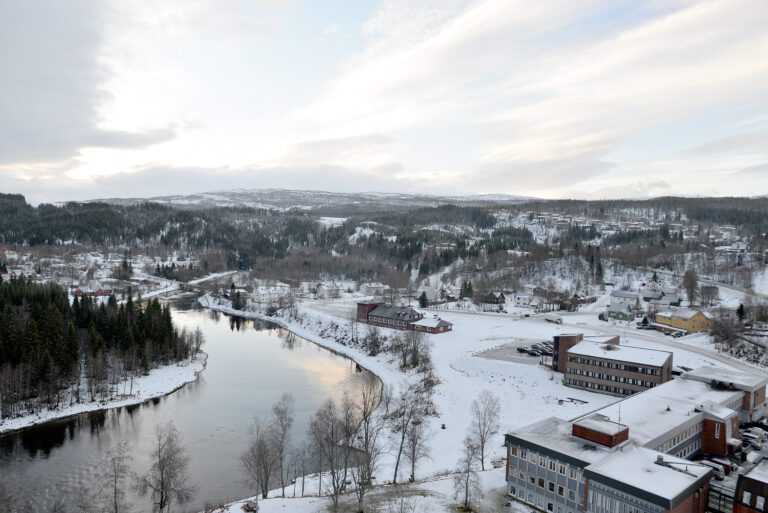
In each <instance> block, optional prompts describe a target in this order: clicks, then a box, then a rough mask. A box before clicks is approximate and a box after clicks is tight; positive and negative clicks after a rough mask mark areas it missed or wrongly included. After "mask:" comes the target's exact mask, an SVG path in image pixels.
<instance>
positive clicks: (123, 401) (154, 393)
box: [0, 351, 208, 435]
mask: <svg viewBox="0 0 768 513" xmlns="http://www.w3.org/2000/svg"><path fill="white" fill-rule="evenodd" d="M207 363H208V354H207V353H205V352H203V351H200V352H199V353H198V354H197V356H196V357H195V358H194V359H193V360H192V361H190V362H186V363H184V364H171V365H165V366H163V367H158V368H156V369H152V370H151V371H150V372H149V374H148V375H146V376H139V377H135V378H133V388H132V393H130V394H119V395H117V396H115V398H114V399H113V400H111V401H93V402H84V403H77V404H72V405H65V406H60V407H59V408H56V409H43V410H42V411H39V412H36V413H32V414H29V415H24V416H22V417H15V418H8V419H2V420H0V435H7V434H10V433H12V432H15V431H20V430H22V429H26V428H29V427H31V426H34V425H37V424H42V423H45V422H50V421H53V420H61V419H64V418H67V417H72V416H74V415H79V414H81V413H89V412H95V411H100V410H110V409H113V408H121V407H123V406H133V405H137V404H141V403H144V402H146V401H149V400H151V399H155V398H157V397H162V396H165V395H168V394H171V393H173V392H175V391H176V390H178V389H180V388H181V387H183V386H184V385H186V384H187V383H191V382H193V381H195V380H197V378H198V375H199V374H200V373H201V372H202V371H203V370H204V369H205V366H206V364H207ZM124 385H125V386H124ZM130 386H131V385H130V383H129V381H125V382H121V383H120V384H119V385H118V386H117V389H118V390H120V389H123V388H129V387H130Z"/></svg>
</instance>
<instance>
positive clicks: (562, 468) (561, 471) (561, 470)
mask: <svg viewBox="0 0 768 513" xmlns="http://www.w3.org/2000/svg"><path fill="white" fill-rule="evenodd" d="M559 472H560V473H561V474H562V475H565V465H563V464H562V463H561V464H560V469H559Z"/></svg>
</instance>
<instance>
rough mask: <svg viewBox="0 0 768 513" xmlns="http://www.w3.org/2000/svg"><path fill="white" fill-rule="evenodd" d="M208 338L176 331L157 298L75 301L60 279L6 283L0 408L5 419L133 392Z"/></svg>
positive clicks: (0, 296) (0, 320)
mask: <svg viewBox="0 0 768 513" xmlns="http://www.w3.org/2000/svg"><path fill="white" fill-rule="evenodd" d="M202 342H203V340H202V335H201V334H200V333H199V332H194V333H188V332H186V331H183V330H182V331H179V330H177V329H176V328H175V327H174V325H173V321H172V319H171V312H170V309H169V307H168V306H164V307H163V306H161V305H160V303H159V302H158V301H157V299H154V300H152V301H149V302H146V303H145V304H139V303H135V302H134V301H133V300H132V298H131V297H130V295H129V296H128V298H127V300H126V301H125V302H124V303H120V304H118V301H117V298H115V296H110V297H109V298H108V300H107V301H106V303H98V304H97V303H96V302H94V301H93V300H92V299H91V298H90V297H88V296H84V297H82V298H77V297H75V298H74V299H73V301H72V302H71V303H70V301H69V299H68V296H67V291H66V290H65V289H63V288H62V287H59V286H56V285H47V284H37V283H33V282H31V281H28V280H26V279H23V278H22V279H11V280H6V281H0V411H1V412H2V416H3V417H4V418H5V417H12V416H18V415H25V414H28V413H33V412H35V411H39V410H41V409H43V408H56V407H58V406H60V405H63V404H75V403H80V402H92V401H96V400H103V399H105V398H112V397H114V396H115V395H120V394H121V393H122V394H125V393H128V394H130V393H131V392H130V391H129V390H125V389H126V388H127V387H128V386H130V385H129V382H130V381H131V378H132V377H135V376H138V375H142V374H147V373H148V372H149V371H150V369H152V368H153V367H155V366H158V365H166V364H170V363H174V362H181V361H184V360H189V359H191V358H193V357H194V356H195V354H196V353H197V352H198V350H199V349H200V345H201V344H202ZM121 387H122V389H123V390H122V391H121Z"/></svg>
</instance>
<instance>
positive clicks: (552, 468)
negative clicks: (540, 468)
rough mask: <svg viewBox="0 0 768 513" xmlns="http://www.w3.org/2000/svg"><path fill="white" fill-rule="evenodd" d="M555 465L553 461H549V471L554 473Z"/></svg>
mask: <svg viewBox="0 0 768 513" xmlns="http://www.w3.org/2000/svg"><path fill="white" fill-rule="evenodd" d="M555 465H556V463H555V460H549V470H551V471H553V472H554V471H555Z"/></svg>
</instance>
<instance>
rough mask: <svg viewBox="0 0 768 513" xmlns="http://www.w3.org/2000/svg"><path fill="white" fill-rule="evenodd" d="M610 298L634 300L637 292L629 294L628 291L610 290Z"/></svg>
mask: <svg viewBox="0 0 768 513" xmlns="http://www.w3.org/2000/svg"><path fill="white" fill-rule="evenodd" d="M611 297H622V298H625V299H636V298H637V292H630V291H628V290H612V291H611Z"/></svg>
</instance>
